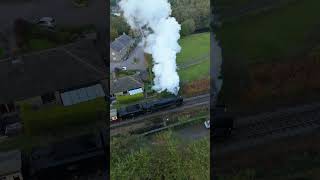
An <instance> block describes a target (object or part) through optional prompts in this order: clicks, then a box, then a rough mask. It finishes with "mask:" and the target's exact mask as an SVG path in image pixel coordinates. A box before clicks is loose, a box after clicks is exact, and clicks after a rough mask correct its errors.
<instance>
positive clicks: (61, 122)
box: [21, 98, 107, 135]
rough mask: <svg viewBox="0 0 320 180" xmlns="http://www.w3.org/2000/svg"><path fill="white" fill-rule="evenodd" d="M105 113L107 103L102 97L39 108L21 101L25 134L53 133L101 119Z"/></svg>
mask: <svg viewBox="0 0 320 180" xmlns="http://www.w3.org/2000/svg"><path fill="white" fill-rule="evenodd" d="M106 113H107V105H106V102H105V100H104V99H103V98H98V99H95V100H91V101H87V102H82V103H79V104H75V105H72V106H67V107H65V106H62V105H49V106H47V107H42V108H40V109H35V108H33V107H32V106H31V105H29V104H27V103H26V102H22V103H21V118H22V120H23V123H24V130H25V133H26V134H27V135H39V134H42V135H44V134H49V133H55V132H59V131H60V130H61V129H65V128H68V127H72V126H82V125H86V124H91V123H94V122H97V121H102V120H103V117H104V116H106Z"/></svg>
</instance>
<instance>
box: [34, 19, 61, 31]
mask: <svg viewBox="0 0 320 180" xmlns="http://www.w3.org/2000/svg"><path fill="white" fill-rule="evenodd" d="M37 24H38V25H39V26H42V27H46V28H49V29H53V28H55V27H56V21H55V19H54V18H52V17H42V18H40V19H39V20H38V21H37Z"/></svg>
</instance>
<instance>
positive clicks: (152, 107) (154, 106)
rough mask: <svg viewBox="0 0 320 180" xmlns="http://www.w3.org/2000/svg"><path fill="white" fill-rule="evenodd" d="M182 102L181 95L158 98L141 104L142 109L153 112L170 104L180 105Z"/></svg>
mask: <svg viewBox="0 0 320 180" xmlns="http://www.w3.org/2000/svg"><path fill="white" fill-rule="evenodd" d="M182 102H183V98H182V97H181V96H179V97H170V98H165V99H160V100H156V101H152V102H147V103H145V104H143V109H144V110H145V111H146V112H155V111H158V110H161V109H164V108H168V107H171V106H180V105H182Z"/></svg>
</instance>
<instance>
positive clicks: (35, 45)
mask: <svg viewBox="0 0 320 180" xmlns="http://www.w3.org/2000/svg"><path fill="white" fill-rule="evenodd" d="M56 46H57V44H55V43H54V42H52V41H49V40H47V39H31V40H30V42H29V47H30V49H31V50H32V51H38V50H43V49H50V48H54V47H56Z"/></svg>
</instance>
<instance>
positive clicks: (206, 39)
mask: <svg viewBox="0 0 320 180" xmlns="http://www.w3.org/2000/svg"><path fill="white" fill-rule="evenodd" d="M179 44H180V46H181V52H180V53H179V54H177V64H178V65H179V64H184V63H190V62H192V61H193V60H194V59H197V58H199V57H203V56H204V55H207V54H209V53H210V34H209V33H200V34H193V35H190V36H187V37H184V38H182V39H181V40H180V41H179Z"/></svg>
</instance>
